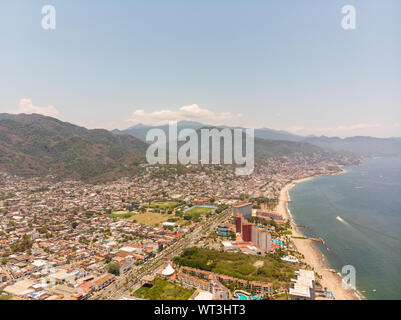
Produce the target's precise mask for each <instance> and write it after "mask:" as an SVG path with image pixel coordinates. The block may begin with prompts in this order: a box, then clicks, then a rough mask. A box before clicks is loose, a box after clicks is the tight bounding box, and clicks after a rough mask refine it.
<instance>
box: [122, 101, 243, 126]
mask: <svg viewBox="0 0 401 320" xmlns="http://www.w3.org/2000/svg"><path fill="white" fill-rule="evenodd" d="M242 117H243V115H242V114H241V113H237V114H234V113H230V112H222V113H218V112H214V111H211V110H208V109H202V108H200V107H199V106H198V105H197V104H192V105H189V106H182V107H181V108H179V109H178V110H160V111H154V112H146V111H145V110H143V109H139V110H135V111H134V112H133V114H132V118H131V119H128V120H127V122H131V123H143V124H147V125H161V124H166V123H167V122H168V121H181V120H190V121H199V122H203V123H206V124H215V125H220V124H227V123H228V122H230V121H235V120H236V119H240V118H242Z"/></svg>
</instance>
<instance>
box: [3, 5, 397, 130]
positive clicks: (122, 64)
mask: <svg viewBox="0 0 401 320" xmlns="http://www.w3.org/2000/svg"><path fill="white" fill-rule="evenodd" d="M45 5H53V6H54V8H55V9H56V29H55V30H45V29H43V28H42V18H43V16H44V15H43V14H42V7H43V6H45ZM345 5H353V6H354V7H355V10H356V28H355V29H348V30H345V29H343V28H342V24H341V22H342V19H343V17H344V14H343V13H342V11H341V10H342V8H343V6H345ZM0 44H1V45H0V112H9V113H21V112H23V113H41V114H45V115H49V116H54V117H56V118H59V119H61V120H63V121H68V122H72V123H74V124H78V125H82V126H85V127H87V128H106V129H110V130H111V129H115V128H119V129H124V128H127V127H129V126H131V125H134V124H136V123H145V124H153V125H155V124H161V123H165V122H167V121H168V120H194V121H200V122H203V123H207V124H216V125H219V124H226V125H239V126H245V127H254V128H261V127H266V128H272V129H280V130H287V131H290V132H293V133H296V134H300V135H308V134H317V135H323V134H324V135H328V136H341V137H345V136H355V135H371V136H377V137H391V136H398V137H401V1H399V0H341V1H340V0H330V1H321V0H302V1H296V0H260V1H257V0H246V1H245V0H202V1H201V0H185V1H184V0H181V1H179V0H169V1H165V0H158V1H156V0H141V1H136V0H126V1H124V0H113V1H111V0H107V1H106V0H85V1H78V0H68V1H67V0H46V1H42V0H2V1H1V2H0Z"/></svg>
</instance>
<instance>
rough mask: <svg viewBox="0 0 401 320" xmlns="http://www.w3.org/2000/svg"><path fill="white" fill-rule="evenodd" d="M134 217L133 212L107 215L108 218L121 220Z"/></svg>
mask: <svg viewBox="0 0 401 320" xmlns="http://www.w3.org/2000/svg"><path fill="white" fill-rule="evenodd" d="M133 215H134V213H133V212H125V211H121V212H114V213H112V214H108V215H107V216H108V217H109V218H123V219H127V218H130V217H132V216H133Z"/></svg>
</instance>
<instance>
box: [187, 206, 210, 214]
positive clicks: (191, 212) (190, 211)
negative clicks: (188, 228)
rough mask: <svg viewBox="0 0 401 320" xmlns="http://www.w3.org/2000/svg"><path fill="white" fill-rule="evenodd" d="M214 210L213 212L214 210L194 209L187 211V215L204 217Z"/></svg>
mask: <svg viewBox="0 0 401 320" xmlns="http://www.w3.org/2000/svg"><path fill="white" fill-rule="evenodd" d="M212 210H213V209H212V208H204V207H193V208H191V209H189V210H188V211H186V212H185V214H190V215H204V214H208V213H209V212H210V211H212Z"/></svg>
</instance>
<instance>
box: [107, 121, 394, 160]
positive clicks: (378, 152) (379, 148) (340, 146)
mask: <svg viewBox="0 0 401 320" xmlns="http://www.w3.org/2000/svg"><path fill="white" fill-rule="evenodd" d="M177 127H178V131H180V130H181V129H184V128H191V129H195V130H198V129H200V128H203V127H208V125H205V124H202V123H199V122H193V121H180V122H178V124H177ZM217 127H219V128H234V127H228V126H217ZM152 128H159V129H162V130H163V131H165V132H166V133H167V132H168V125H162V126H146V125H143V124H137V125H134V126H132V127H129V128H128V129H125V130H113V132H114V133H117V134H130V135H132V136H134V137H137V138H138V139H141V140H143V141H145V139H146V133H147V132H148V130H150V129H152ZM236 128H241V127H236ZM242 129H243V128H242ZM255 138H260V139H264V140H280V141H287V142H288V141H292V142H299V143H306V144H308V145H314V146H318V147H320V148H323V149H326V150H331V151H337V152H346V153H353V154H354V155H356V156H362V157H373V156H399V155H401V138H374V137H365V136H361V137H359V136H357V137H349V138H339V137H326V136H320V137H318V136H307V137H304V136H300V135H295V134H292V133H290V132H287V131H283V130H273V129H268V128H261V129H255ZM293 146H297V147H299V146H300V145H298V144H293Z"/></svg>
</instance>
